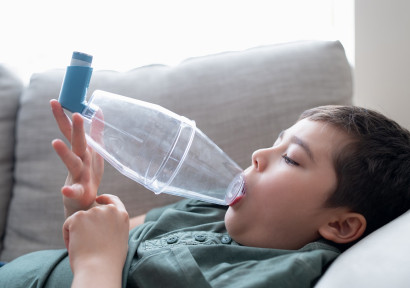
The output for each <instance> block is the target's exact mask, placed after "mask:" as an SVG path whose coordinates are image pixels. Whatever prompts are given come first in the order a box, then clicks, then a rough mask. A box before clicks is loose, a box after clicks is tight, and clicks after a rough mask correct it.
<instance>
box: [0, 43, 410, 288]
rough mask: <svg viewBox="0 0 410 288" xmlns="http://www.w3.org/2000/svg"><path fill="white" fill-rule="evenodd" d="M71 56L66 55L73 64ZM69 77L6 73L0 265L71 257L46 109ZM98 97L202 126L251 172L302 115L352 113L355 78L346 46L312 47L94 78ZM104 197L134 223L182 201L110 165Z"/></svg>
mask: <svg viewBox="0 0 410 288" xmlns="http://www.w3.org/2000/svg"><path fill="white" fill-rule="evenodd" d="M70 56H71V55H61V57H66V58H67V62H69V58H70ZM96 61H98V59H94V62H96ZM67 64H68V63H67ZM64 73H65V67H61V69H57V70H50V71H47V72H43V73H37V74H33V76H32V78H31V81H30V83H29V84H28V85H25V86H23V85H22V83H21V81H20V80H19V79H17V78H16V77H15V76H13V75H12V74H11V73H10V72H9V71H8V70H7V69H6V68H5V67H4V66H2V65H0V133H1V138H0V234H1V235H2V238H1V242H0V251H1V254H0V260H1V261H10V260H12V259H13V258H15V257H18V256H19V255H22V254H24V253H28V252H31V251H35V250H41V249H53V248H62V247H64V243H63V240H62V236H61V225H62V223H63V221H64V215H63V209H62V202H61V194H60V188H61V186H62V185H63V183H64V180H65V177H66V170H65V167H64V165H63V164H62V163H61V162H60V161H59V159H58V157H57V156H56V154H55V153H54V151H53V149H52V147H51V141H52V140H53V139H54V138H61V137H62V135H61V133H60V132H59V130H58V128H57V126H56V124H55V122H54V119H53V117H52V115H51V111H50V108H49V103H48V102H49V100H50V99H53V98H58V95H59V91H60V88H61V84H62V80H63V76H64ZM95 89H101V90H105V91H109V92H114V93H118V94H121V95H125V96H128V97H135V98H138V99H141V100H145V101H149V102H153V103H157V104H160V105H162V106H164V107H166V108H168V109H170V110H172V111H175V112H176V113H178V114H181V115H184V116H186V117H188V118H190V119H193V120H195V121H196V123H197V126H198V127H199V128H200V129H201V130H202V131H203V132H205V134H207V135H208V136H209V137H210V138H211V139H213V140H214V142H215V143H216V144H217V145H219V146H220V147H221V148H222V149H223V150H224V151H225V152H226V153H227V154H228V155H230V156H231V157H232V158H233V159H234V160H235V161H236V162H237V163H238V164H239V165H240V166H242V167H244V168H245V167H247V166H248V165H249V164H250V162H251V154H252V152H253V151H254V150H256V149H258V148H261V147H267V146H270V145H272V143H273V140H274V139H275V137H276V136H277V134H278V132H279V131H281V130H282V129H284V128H287V127H288V126H290V125H291V124H292V123H293V122H294V121H295V120H296V119H297V117H298V115H299V114H300V113H301V112H302V111H303V110H305V109H307V108H310V107H314V106H318V105H325V104H349V103H351V99H352V77H351V69H350V66H349V64H348V62H347V60H346V57H345V53H344V50H343V47H342V46H341V44H340V43H339V42H326V41H308V42H295V43H288V44H281V45H274V46H265V47H258V48H253V49H249V50H246V51H241V52H226V53H221V54H217V55H210V56H206V57H199V58H192V59H188V60H186V61H184V62H182V63H181V64H179V65H177V66H174V67H167V66H163V65H152V66H146V67H141V68H137V69H134V70H131V71H129V72H125V73H120V72H115V71H95V72H94V73H93V76H92V79H91V84H90V89H89V93H92V91H93V90H95ZM100 193H112V194H116V195H118V196H119V197H120V198H121V199H122V200H123V201H124V203H125V204H126V207H127V209H128V211H129V214H130V216H136V215H139V214H141V213H145V212H147V211H148V210H149V209H150V208H152V207H156V206H161V205H164V204H167V203H170V202H173V201H176V200H178V198H177V197H175V196H170V195H167V194H161V195H155V194H154V193H152V192H151V191H147V190H145V188H143V187H142V186H140V185H138V184H136V183H134V182H133V181H131V180H129V179H127V178H125V177H124V176H122V175H121V174H120V173H118V172H117V171H116V170H114V169H113V168H112V167H111V166H109V165H108V164H106V172H105V175H104V179H103V183H102V185H101V189H100ZM407 222H409V221H407ZM360 244H361V243H359V245H360ZM359 245H358V246H359ZM386 245H387V244H386ZM376 246H377V245H376ZM354 248H355V247H354ZM380 248H382V247H380ZM355 255H356V254H355ZM348 256H349V255H348ZM343 261H344V260H343V258H341V262H343ZM345 262H346V261H345ZM348 262H349V261H348ZM337 264H338V263H337V261H336V262H335V267H337ZM352 264H353V263H352ZM372 264H374V263H372ZM340 265H346V264H340ZM331 268H333V266H332V267H331ZM335 269H337V268H335ZM331 270H334V269H331ZM333 273H335V272H333ZM336 274H337V271H336ZM359 274H360V273H359ZM326 279H330V280H332V279H335V277H334V276H332V275H330V276H329V277H327V274H326V276H325V277H324V279H323V281H324V282H323V283H324V284H321V283H319V286H320V285H322V286H320V287H336V286H328V283H327V282H326ZM340 283H342V282H340ZM340 287H353V286H351V285H348V286H344V285H342V286H340ZM362 287H363V286H362ZM368 287H371V286H368ZM373 287H375V286H373Z"/></svg>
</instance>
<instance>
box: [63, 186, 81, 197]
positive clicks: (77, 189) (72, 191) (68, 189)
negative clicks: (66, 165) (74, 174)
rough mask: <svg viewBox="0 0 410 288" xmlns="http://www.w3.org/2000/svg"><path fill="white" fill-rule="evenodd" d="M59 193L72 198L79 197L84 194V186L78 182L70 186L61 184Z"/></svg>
mask: <svg viewBox="0 0 410 288" xmlns="http://www.w3.org/2000/svg"><path fill="white" fill-rule="evenodd" d="M61 194H63V196H65V197H67V198H70V199H72V200H75V199H81V198H82V196H83V195H84V187H83V186H82V185H80V184H73V185H70V186H63V188H61Z"/></svg>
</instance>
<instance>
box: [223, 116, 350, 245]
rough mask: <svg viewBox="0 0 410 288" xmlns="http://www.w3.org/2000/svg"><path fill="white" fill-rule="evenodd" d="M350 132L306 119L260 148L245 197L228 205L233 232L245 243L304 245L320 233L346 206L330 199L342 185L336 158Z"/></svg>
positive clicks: (247, 178) (247, 172)
mask: <svg viewBox="0 0 410 288" xmlns="http://www.w3.org/2000/svg"><path fill="white" fill-rule="evenodd" d="M347 141H348V137H347V135H346V134H345V133H343V132H341V131H340V130H337V129H336V128H335V127H333V126H331V125H328V124H325V123H323V122H318V121H310V120H308V119H303V120H301V121H299V122H297V123H296V124H295V125H293V126H292V127H290V128H289V129H287V130H285V131H284V132H282V133H281V134H280V135H279V137H278V139H277V140H276V142H275V144H274V145H273V146H272V147H270V148H266V149H261V150H257V151H255V152H254V153H253V155H252V166H250V167H249V168H248V169H246V170H245V172H244V174H245V187H246V188H245V195H244V197H243V198H242V199H241V200H239V201H238V202H236V203H235V204H234V205H232V206H231V207H229V208H228V211H227V213H226V215H225V224H226V227H227V229H228V233H229V234H230V235H231V237H232V238H233V239H235V241H237V242H238V243H240V244H243V245H247V246H255V247H267V248H278V249H298V248H301V247H302V246H304V245H306V244H307V243H309V242H311V241H314V240H316V239H318V238H319V237H320V235H319V232H318V229H319V227H321V225H324V224H326V223H328V222H329V220H330V219H332V216H333V215H334V214H335V213H337V210H338V209H339V210H340V209H341V208H327V207H325V205H324V204H325V202H326V200H327V199H328V197H329V196H330V195H331V193H333V191H335V189H336V186H337V179H336V173H335V170H334V165H333V156H334V155H335V153H337V152H338V151H340V148H341V147H343V146H344V145H345V144H346V143H347Z"/></svg>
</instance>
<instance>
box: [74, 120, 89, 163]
mask: <svg viewBox="0 0 410 288" xmlns="http://www.w3.org/2000/svg"><path fill="white" fill-rule="evenodd" d="M72 119H73V129H72V133H71V149H72V150H73V152H74V153H75V154H76V155H78V156H79V157H81V158H83V156H84V154H85V151H86V150H87V141H86V138H85V131H84V121H83V118H82V117H81V115H80V114H78V113H74V114H73V117H72Z"/></svg>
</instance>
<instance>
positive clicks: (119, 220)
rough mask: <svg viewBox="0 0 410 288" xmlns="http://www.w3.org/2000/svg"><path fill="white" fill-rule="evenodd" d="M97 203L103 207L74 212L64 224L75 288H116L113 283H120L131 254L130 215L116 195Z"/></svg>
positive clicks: (105, 196) (101, 198) (99, 199)
mask: <svg viewBox="0 0 410 288" xmlns="http://www.w3.org/2000/svg"><path fill="white" fill-rule="evenodd" d="M96 202H97V204H100V205H98V206H95V207H93V208H91V209H89V210H87V211H78V212H76V213H74V214H73V215H71V216H70V217H69V218H67V219H66V221H65V223H64V225H63V236H64V242H65V245H66V247H67V249H68V254H69V259H70V265H71V269H72V271H73V273H74V281H73V287H76V285H75V284H80V286H81V287H91V286H93V287H114V285H113V286H111V284H113V283H117V284H118V283H119V284H120V283H121V277H122V269H123V266H124V263H125V259H126V257H127V251H128V227H129V218H128V213H127V210H126V209H125V207H124V204H123V203H122V202H121V200H120V199H119V198H118V197H116V196H113V195H108V194H104V195H101V196H99V197H97V198H96ZM101 281H102V284H101V285H97V283H98V282H101ZM118 287H120V285H118Z"/></svg>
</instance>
